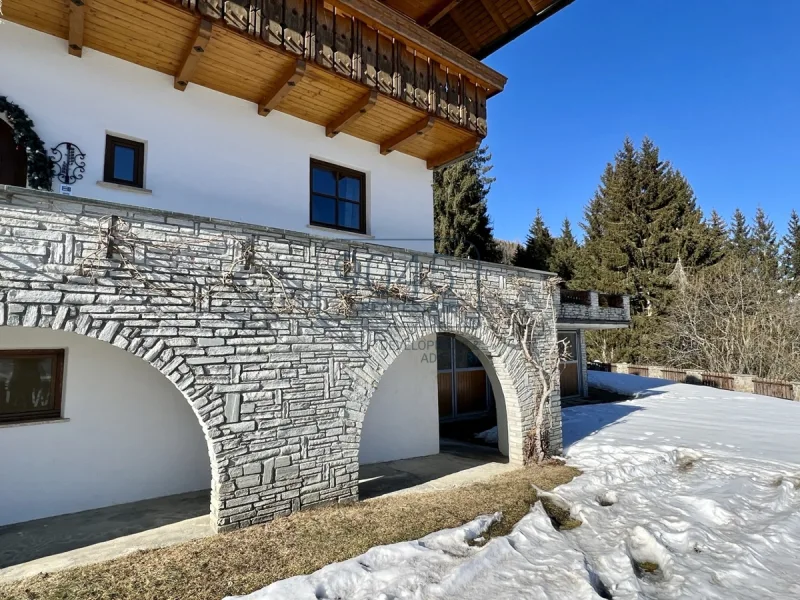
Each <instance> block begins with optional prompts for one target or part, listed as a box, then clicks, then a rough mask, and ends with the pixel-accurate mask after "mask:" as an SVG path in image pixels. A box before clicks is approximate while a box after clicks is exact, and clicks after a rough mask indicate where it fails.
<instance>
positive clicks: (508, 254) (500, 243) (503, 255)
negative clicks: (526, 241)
mask: <svg viewBox="0 0 800 600" xmlns="http://www.w3.org/2000/svg"><path fill="white" fill-rule="evenodd" d="M497 247H498V249H499V250H500V264H503V265H513V264H514V257H515V256H516V255H517V251H518V250H519V249H520V248H522V246H521V245H520V244H519V243H518V242H509V241H507V240H497Z"/></svg>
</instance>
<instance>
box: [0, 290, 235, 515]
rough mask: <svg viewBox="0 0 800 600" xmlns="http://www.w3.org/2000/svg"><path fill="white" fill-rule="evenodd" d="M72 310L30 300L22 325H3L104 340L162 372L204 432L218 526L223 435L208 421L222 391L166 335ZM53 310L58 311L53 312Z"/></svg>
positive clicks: (212, 505) (220, 402)
mask: <svg viewBox="0 0 800 600" xmlns="http://www.w3.org/2000/svg"><path fill="white" fill-rule="evenodd" d="M71 311H75V309H74V308H73V309H70V308H69V307H67V306H64V305H61V306H60V307H58V308H57V309H56V310H55V311H51V310H50V307H49V306H47V305H45V306H41V305H37V304H29V305H27V308H26V310H25V313H24V316H23V317H22V322H21V323H19V325H15V324H9V323H5V324H3V325H2V326H4V327H18V328H38V329H51V330H53V331H63V332H66V333H74V334H77V335H81V336H84V337H87V338H90V339H95V340H98V341H101V342H105V343H108V344H111V345H113V346H115V347H117V348H120V349H122V350H125V351H126V352H127V353H129V354H131V355H133V356H134V357H136V358H137V359H140V360H142V361H144V362H145V363H147V364H148V365H149V366H151V367H153V368H154V369H155V370H156V371H158V372H159V373H160V374H161V375H163V376H164V377H165V378H166V379H167V380H168V381H169V382H170V383H171V384H172V386H173V387H174V388H175V389H177V390H178V392H179V393H180V394H181V396H183V398H184V399H185V400H186V401H187V402H188V404H189V406H190V407H191V409H192V412H193V414H194V416H195V418H196V419H197V421H198V423H199V425H200V428H201V430H202V432H203V437H204V439H205V442H206V448H207V451H208V459H209V463H210V471H211V481H210V482H209V483H210V488H211V501H210V510H209V515H210V518H211V525H212V528H214V529H215V530H216V529H217V527H218V525H219V523H218V519H217V512H218V508H219V499H220V498H219V496H220V494H219V487H220V482H221V480H222V479H223V478H224V475H222V470H221V463H220V460H219V457H218V453H217V448H216V447H215V443H214V439H215V438H217V437H220V435H221V432H220V431H219V428H218V427H216V426H214V425H210V424H209V422H208V415H209V414H210V413H212V412H214V411H215V410H216V411H217V412H219V411H222V409H223V399H222V396H221V394H216V393H214V392H213V386H210V385H208V386H198V385H196V384H195V377H194V374H193V371H192V368H191V367H190V366H189V365H188V364H187V362H186V358H185V357H183V356H177V355H175V353H174V351H172V350H171V348H169V346H168V345H167V344H166V343H165V342H164V339H163V338H159V337H157V336H148V335H142V333H141V331H140V330H139V329H138V328H132V327H126V326H125V323H124V321H122V320H115V319H112V318H102V317H96V316H92V315H89V314H86V313H77V314H74V315H70V312H71ZM53 312H54V313H55V314H52V313H53Z"/></svg>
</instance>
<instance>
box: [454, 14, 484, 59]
mask: <svg viewBox="0 0 800 600" xmlns="http://www.w3.org/2000/svg"><path fill="white" fill-rule="evenodd" d="M450 18H451V19H453V22H454V23H455V24H456V25H457V26H458V28H459V29H460V30H461V31H462V33H463V34H464V37H465V38H467V41H468V42H469V43H470V45H471V46H472V47H473V48H475V49H476V50H478V49H479V48H480V47H481V43H480V42H479V41H478V38H476V37H475V34H474V33H473V31H472V27H471V26H470V24H469V21H467V19H466V18H465V17H464V15H462V14H461V11H460V10H454V11H453V12H451V13H450Z"/></svg>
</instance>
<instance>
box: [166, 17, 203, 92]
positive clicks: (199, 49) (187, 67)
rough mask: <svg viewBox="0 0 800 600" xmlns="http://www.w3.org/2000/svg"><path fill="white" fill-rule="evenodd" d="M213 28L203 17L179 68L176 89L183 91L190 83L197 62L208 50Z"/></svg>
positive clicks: (176, 76)
mask: <svg viewBox="0 0 800 600" xmlns="http://www.w3.org/2000/svg"><path fill="white" fill-rule="evenodd" d="M211 30H212V25H211V21H209V20H208V19H203V20H202V21H200V25H199V26H198V27H197V32H196V33H195V36H194V38H193V39H192V44H191V46H189V50H188V51H187V52H186V57H185V58H184V59H183V63H182V64H181V68H180V69H178V72H177V74H176V75H175V84H174V85H175V89H176V90H178V91H180V92H182V91H184V90H185V89H186V86H187V85H189V81H191V79H192V75H193V74H194V70H195V69H196V68H197V63H199V62H200V57H201V56H203V53H204V52H205V51H206V46H207V45H208V42H209V40H211Z"/></svg>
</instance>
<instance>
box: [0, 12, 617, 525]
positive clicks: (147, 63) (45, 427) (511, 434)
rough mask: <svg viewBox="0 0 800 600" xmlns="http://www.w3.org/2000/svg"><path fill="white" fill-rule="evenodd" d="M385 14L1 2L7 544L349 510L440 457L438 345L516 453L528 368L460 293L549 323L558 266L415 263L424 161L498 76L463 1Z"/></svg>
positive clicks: (2, 423) (477, 112)
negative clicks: (153, 504) (378, 472)
mask: <svg viewBox="0 0 800 600" xmlns="http://www.w3.org/2000/svg"><path fill="white" fill-rule="evenodd" d="M471 1H472V0H470V2H471ZM388 4H390V5H391V8H392V9H393V10H389V9H388V8H387V7H386V6H385V5H384V4H383V3H381V2H378V1H377V0H358V1H351V0H348V1H346V2H345V1H336V2H333V3H327V2H317V1H316V0H313V1H312V0H282V1H277V2H267V1H263V2H262V1H258V2H245V1H238V0H237V1H236V2H232V1H226V2H220V1H217V0H209V1H204V0H197V1H196V0H181V1H171V0H146V1H144V2H142V1H140V0H113V1H112V0H85V1H77V0H43V1H37V2H33V1H32V0H4V2H3V13H4V17H5V19H6V21H4V22H3V23H2V25H1V26H0V28H1V31H0V53H2V56H3V57H4V60H2V61H0V450H2V453H1V454H2V456H3V458H2V459H0V476H2V478H3V481H4V485H3V486H2V488H0V525H2V524H7V523H14V522H19V521H26V520H30V519H37V518H42V517H48V516H52V515H58V514H64V513H69V512H76V511H81V510H87V509H92V508H99V507H102V506H108V505H111V504H119V503H124V502H131V501H136V500H141V499H146V498H153V497H159V496H165V495H171V494H177V493H182V492H188V491H193V490H203V489H209V488H210V490H211V515H212V521H213V523H214V526H215V527H216V528H218V529H229V528H233V527H240V526H245V525H250V524H254V523H259V522H263V521H266V520H269V519H271V518H274V517H275V516H276V515H280V514H286V513H288V512H291V511H293V510H297V509H300V508H302V507H305V506H312V505H316V504H320V503H326V502H341V501H349V500H354V499H356V498H357V497H358V470H359V464H366V463H372V462H382V461H388V460H396V459H401V458H408V457H414V456H423V455H427V454H433V453H436V452H438V444H439V430H438V408H437V403H438V401H439V398H440V393H439V392H440V390H439V385H438V382H437V380H441V373H439V369H437V347H436V346H437V344H436V339H437V338H436V336H437V334H446V335H448V336H450V337H451V338H452V339H453V340H457V342H458V344H460V345H461V346H460V347H464V348H467V349H468V351H469V353H470V354H471V356H473V357H475V360H478V361H479V362H480V364H481V369H480V370H481V371H482V373H483V374H482V377H483V382H484V384H483V385H484V389H487V388H490V389H491V390H492V392H493V398H494V402H495V404H496V406H497V409H496V410H497V415H498V422H499V424H500V427H499V429H500V431H501V434H500V440H501V441H500V447H501V450H502V451H503V452H504V453H505V454H507V455H508V456H509V460H511V461H512V462H517V463H521V462H522V446H523V440H524V436H525V433H526V431H527V429H528V427H529V426H530V423H531V419H532V410H533V409H532V407H533V404H534V398H535V395H536V393H537V392H536V390H535V389H534V388H533V387H532V386H531V384H530V381H531V380H532V378H531V377H530V372H529V369H530V366H529V365H528V364H527V363H526V362H525V360H524V358H523V356H522V354H521V352H520V350H519V348H518V347H515V345H514V342H513V340H509V339H507V338H506V337H504V336H502V335H498V332H497V331H496V326H495V325H494V324H493V323H492V322H491V319H490V320H488V321H487V319H486V315H485V314H484V313H482V312H481V311H480V310H479V309H477V308H476V302H478V300H479V298H480V293H482V292H481V290H491V293H493V294H497V295H498V297H508V298H511V297H514V298H521V300H518V301H520V302H523V303H524V305H525V306H526V308H527V309H528V310H544V309H546V310H547V311H549V313H548V314H550V313H552V314H553V315H554V316H555V314H556V312H557V311H558V310H559V309H558V306H559V298H558V297H557V296H556V297H552V294H551V293H550V292H549V291H548V289H549V288H548V285H547V282H548V280H549V278H550V275H548V274H544V273H536V272H531V271H524V270H519V269H510V268H507V267H501V266H497V265H486V264H483V263H478V262H474V261H464V260H455V259H450V258H446V257H440V256H435V255H433V254H431V252H432V250H433V203H432V191H431V182H432V175H431V169H434V168H438V167H440V166H442V165H446V164H448V163H449V162H451V161H453V160H456V159H458V158H460V157H463V156H464V155H465V154H468V153H469V152H471V151H474V149H475V148H476V147H477V146H478V144H479V143H480V141H481V140H482V139H483V137H484V136H485V135H486V127H487V124H486V102H487V99H488V98H489V97H491V96H492V95H494V94H496V93H499V92H500V91H501V90H502V89H503V86H504V85H505V78H504V77H503V76H502V75H500V74H498V73H496V72H494V71H493V70H491V69H489V68H488V67H486V66H485V65H484V64H483V63H481V62H479V61H478V60H476V58H475V57H476V56H478V55H479V54H480V53H481V52H484V51H485V50H486V49H487V48H489V47H490V44H489V42H490V41H491V40H489V41H486V40H484V42H485V43H484V42H482V43H481V44H478V45H477V46H474V47H471V46H470V44H471V43H470V42H469V41H466V42H465V41H464V40H463V39H461V38H460V37H459V34H458V32H457V31H455V30H453V31H451V30H452V24H453V23H454V22H456V21H457V20H459V19H460V16H459V15H461V12H460V11H461V10H462V9H461V8H459V9H458V10H457V11H456V12H451V10H452V7H451V8H448V9H447V10H445V9H440V10H439V11H438V12H437V14H436V15H432V13H430V10H431V7H428V9H429V11H428V12H427V13H424V14H422V13H421V14H419V15H417V14H416V13H415V14H411V13H412V12H414V11H411V9H410V8H408V7H404V6H402V5H401V4H402V3H400V4H398V5H396V6H395V5H392V3H388ZM467 4H469V2H468V3H467ZM489 4H491V3H489ZM513 4H514V5H517V3H516V2H513ZM522 4H524V5H525V6H528V7H531V6H532V5H531V4H526V3H522ZM553 4H558V3H553ZM465 6H466V4H465ZM519 6H521V5H518V8H517V9H513V10H510V11H506V12H505V13H504V14H506V17H501V18H502V19H505V20H507V22H508V24H510V25H509V27H510V26H511V24H513V25H514V27H517V25H519V24H521V23H523V19H525V20H524V23H529V24H531V23H533V22H534V20H535V19H534V16H535V15H534V11H533V9H532V8H531V9H530V11H528V10H527V9H522V8H519ZM395 9H396V10H395ZM415 10H416V9H415ZM481 10H483V9H481ZM519 10H521V11H522V12H521V13H519V14H518V12H515V11H519ZM396 11H400V13H402V14H400V13H398V12H396ZM409 11H411V12H409ZM403 14H404V15H406V16H403ZM537 14H538V13H537ZM408 17H410V18H408ZM517 21H519V23H517ZM503 22H506V21H503ZM496 26H497V27H498V28H499V25H497V24H496ZM500 29H502V28H500ZM454 31H455V32H454ZM459 31H461V32H462V33H463V29H459ZM501 33H502V32H501ZM491 36H494V38H496V39H495V42H496V41H497V40H499V39H500V37H501V36H499V35H497V32H496V31H492V32H491ZM470 37H471V36H470ZM487 39H488V38H487ZM445 40H446V42H445ZM495 42H491V43H495ZM478 305H479V302H478ZM601 312H602V310H601ZM625 316H626V315H624V314H620V315H615V316H614V317H613V318H614V319H616V321H615V322H617V321H619V320H620V319H623V318H624V317H625ZM545 322H546V323H547V325H546V326H543V329H542V330H541V332H539V335H538V337H537V338H536V344H537V347H541V348H546V347H548V346H549V345H552V344H553V343H554V342H555V340H556V336H557V331H556V329H557V327H556V325H555V324H554V323H555V321H551V320H546V321H545ZM578 325H580V324H577V325H576V327H577V326H578ZM559 327H560V325H559ZM454 343H455V342H454ZM473 367H474V368H475V370H476V371H477V370H479V369H478V368H477V366H476V365H473ZM473 377H474V376H473ZM553 403H554V404H553V406H554V408H555V411H554V414H556V415H557V414H558V410H557V408H558V399H557V398H555V397H554V398H553ZM368 409H369V410H368ZM551 439H552V440H553V447H554V449H555V450H556V451H557V450H558V449H559V447H560V419H558V418H555V419H554V428H553V431H552V432H551Z"/></svg>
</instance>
